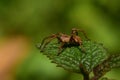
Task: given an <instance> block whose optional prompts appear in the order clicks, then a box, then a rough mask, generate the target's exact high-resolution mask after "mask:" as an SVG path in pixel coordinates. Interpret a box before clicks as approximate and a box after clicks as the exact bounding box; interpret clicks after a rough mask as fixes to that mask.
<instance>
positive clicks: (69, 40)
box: [39, 28, 88, 55]
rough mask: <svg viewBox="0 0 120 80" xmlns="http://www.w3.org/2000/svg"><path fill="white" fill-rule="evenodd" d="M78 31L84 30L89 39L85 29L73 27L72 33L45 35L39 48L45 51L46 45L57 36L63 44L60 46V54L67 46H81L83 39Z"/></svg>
mask: <svg viewBox="0 0 120 80" xmlns="http://www.w3.org/2000/svg"><path fill="white" fill-rule="evenodd" d="M78 31H80V32H82V33H83V34H84V36H85V38H86V39H88V38H87V36H86V34H85V32H84V31H83V30H79V29H76V28H73V29H72V32H71V35H67V34H63V33H57V34H52V35H51V36H48V37H45V38H44V39H43V40H42V43H41V45H40V47H39V49H40V50H41V52H42V51H44V48H45V46H46V45H47V44H48V43H50V42H51V41H52V40H53V39H55V38H57V40H58V43H59V44H61V46H59V51H58V55H60V53H61V52H62V51H63V50H64V49H65V48H67V47H73V46H81V45H82V39H81V37H80V36H78Z"/></svg>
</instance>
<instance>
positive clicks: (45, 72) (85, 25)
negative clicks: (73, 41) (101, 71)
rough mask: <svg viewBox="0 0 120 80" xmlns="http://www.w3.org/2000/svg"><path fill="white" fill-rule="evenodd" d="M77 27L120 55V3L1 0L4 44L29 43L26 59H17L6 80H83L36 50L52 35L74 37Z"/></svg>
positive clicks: (114, 72) (115, 0) (116, 72)
mask: <svg viewBox="0 0 120 80" xmlns="http://www.w3.org/2000/svg"><path fill="white" fill-rule="evenodd" d="M73 27H76V28H79V29H83V30H84V31H85V32H86V33H87V35H88V37H89V38H90V39H91V40H92V41H97V42H99V43H103V44H104V46H105V47H106V48H107V50H108V52H109V53H110V54H111V53H119V52H120V42H119V40H120V0H0V39H1V40H0V41H1V44H2V43H3V42H4V40H8V41H9V39H11V38H12V39H13V38H14V39H17V38H16V37H19V36H20V38H22V39H23V45H24V44H26V43H27V44H26V45H27V47H25V50H26V51H27V52H26V53H27V54H26V53H23V52H21V53H23V55H24V57H25V58H24V59H20V60H18V61H17V59H15V60H16V62H15V63H16V64H14V65H15V66H16V65H17V66H16V67H12V68H11V72H10V73H9V74H10V76H12V77H8V78H7V79H3V80H82V76H81V75H80V74H75V73H72V72H68V71H65V70H63V69H62V68H59V67H56V64H52V63H50V60H49V59H48V58H46V56H44V55H42V54H40V52H39V50H37V49H36V47H35V45H36V44H37V43H39V42H41V40H42V39H43V38H44V37H46V36H48V35H51V34H52V33H57V32H63V33H67V34H70V31H71V28H73ZM24 39H25V41H24ZM18 43H19V42H18ZM21 44H22V43H21ZM0 50H1V49H0ZM21 53H20V54H21ZM0 54H2V53H0ZM10 55H11V54H10ZM10 60H11V59H10ZM1 62H2V61H1ZM3 63H4V62H3ZM10 63H11V62H10ZM1 65H2V64H1ZM9 65H13V64H9ZM8 68H9V67H8ZM3 72H4V71H3ZM3 72H1V73H3ZM119 75H120V69H115V70H112V71H111V72H109V73H107V74H106V75H105V76H108V77H110V78H113V79H117V80H119V78H120V76H119ZM0 76H1V75H0ZM1 80H2V79H1Z"/></svg>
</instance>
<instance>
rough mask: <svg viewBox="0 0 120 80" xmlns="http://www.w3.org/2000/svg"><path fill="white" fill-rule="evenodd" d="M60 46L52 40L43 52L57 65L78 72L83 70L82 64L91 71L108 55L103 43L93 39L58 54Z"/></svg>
mask: <svg viewBox="0 0 120 80" xmlns="http://www.w3.org/2000/svg"><path fill="white" fill-rule="evenodd" d="M59 46H60V44H58V43H55V42H51V43H49V44H48V45H47V46H46V47H45V49H44V51H43V54H44V55H46V56H47V57H49V58H50V59H51V60H52V62H53V63H56V64H57V66H59V67H63V68H64V69H66V70H69V71H73V72H76V73H80V72H81V71H80V67H81V66H80V64H82V67H84V69H85V70H86V71H87V72H88V73H89V72H91V71H92V70H93V68H94V67H95V66H97V65H98V64H100V63H101V62H102V61H104V60H105V59H106V57H107V54H106V53H107V52H106V50H105V48H104V47H103V45H101V44H99V43H95V42H92V41H83V43H82V46H80V47H75V46H74V47H67V48H65V49H64V51H63V52H62V53H61V54H60V55H59V56H57V54H58V48H59Z"/></svg>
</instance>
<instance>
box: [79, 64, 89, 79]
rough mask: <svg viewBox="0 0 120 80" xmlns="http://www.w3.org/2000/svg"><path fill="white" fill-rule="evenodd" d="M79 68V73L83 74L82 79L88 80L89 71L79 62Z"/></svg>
mask: <svg viewBox="0 0 120 80" xmlns="http://www.w3.org/2000/svg"><path fill="white" fill-rule="evenodd" d="M80 70H81V73H82V75H83V80H90V78H89V73H88V72H87V71H86V70H85V69H84V67H83V66H82V64H80Z"/></svg>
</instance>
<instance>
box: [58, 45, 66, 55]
mask: <svg viewBox="0 0 120 80" xmlns="http://www.w3.org/2000/svg"><path fill="white" fill-rule="evenodd" d="M64 45H65V43H62V44H61V46H60V47H59V50H58V54H57V56H59V55H60V54H61V53H62V52H63V51H64V50H65V48H63V46H64Z"/></svg>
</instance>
